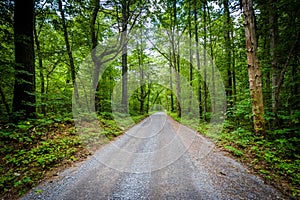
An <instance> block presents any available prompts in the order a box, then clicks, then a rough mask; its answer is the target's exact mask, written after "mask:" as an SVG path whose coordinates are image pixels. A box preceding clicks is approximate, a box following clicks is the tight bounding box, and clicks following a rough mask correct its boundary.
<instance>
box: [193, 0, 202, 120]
mask: <svg viewBox="0 0 300 200" xmlns="http://www.w3.org/2000/svg"><path fill="white" fill-rule="evenodd" d="M197 18H198V17H197V0H194V24H195V27H194V28H195V42H196V62H197V70H198V88H197V93H198V105H199V117H200V118H202V112H203V111H202V98H201V81H200V55H199V38H198V22H197Z"/></svg>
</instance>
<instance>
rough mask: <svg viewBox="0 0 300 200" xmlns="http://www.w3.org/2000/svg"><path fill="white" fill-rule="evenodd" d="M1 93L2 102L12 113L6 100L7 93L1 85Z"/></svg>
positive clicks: (8, 112) (7, 110) (8, 111)
mask: <svg viewBox="0 0 300 200" xmlns="http://www.w3.org/2000/svg"><path fill="white" fill-rule="evenodd" d="M0 95H1V99H2V102H3V104H4V106H5V110H6V112H7V114H8V115H10V109H9V105H8V103H7V101H6V98H5V94H4V92H3V90H2V88H1V87H0Z"/></svg>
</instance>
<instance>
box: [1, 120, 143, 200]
mask: <svg viewBox="0 0 300 200" xmlns="http://www.w3.org/2000/svg"><path fill="white" fill-rule="evenodd" d="M145 117H146V115H145V116H133V117H132V120H133V121H134V123H137V122H139V121H141V120H142V119H144V118H145ZM98 120H99V125H100V126H101V130H102V131H101V133H99V132H98V133H96V134H97V137H98V136H99V138H102V139H101V141H100V140H98V141H93V142H95V143H99V145H97V148H99V147H100V146H101V145H103V144H104V143H106V142H108V141H110V140H113V139H114V138H115V137H117V136H119V135H121V134H122V133H123V132H124V130H123V129H121V128H120V126H119V124H117V123H116V122H115V121H114V120H112V119H111V118H110V117H107V116H102V117H99V118H98ZM123 123H124V124H123V125H124V127H123V128H124V129H126V124H127V125H128V126H130V124H132V121H131V123H130V122H127V121H126V120H125V121H123ZM128 126H127V128H128ZM94 136H95V135H93V136H92V138H93V139H95V138H97V137H94ZM103 138H105V140H103ZM89 139H90V138H89ZM86 141H87V140H86V138H84V137H83V136H82V135H81V136H79V134H78V133H77V131H76V128H75V125H74V122H73V120H72V119H71V118H69V117H65V116H49V117H47V118H45V117H43V118H39V119H36V120H28V121H23V122H21V123H19V124H5V125H1V126H0V151H1V154H0V176H1V178H0V194H1V195H0V199H17V198H18V197H19V196H22V195H24V194H25V193H26V192H27V191H28V190H30V189H31V188H33V187H34V186H35V185H37V184H38V183H40V182H41V181H42V180H44V179H46V178H51V177H53V176H55V175H57V172H59V171H61V170H63V169H65V168H67V167H69V166H71V165H72V164H74V163H76V162H80V161H82V160H84V159H86V158H87V156H88V155H90V154H91V153H90V151H89V150H90V149H89V148H87V146H86V144H85V142H86ZM94 150H95V149H94Z"/></svg>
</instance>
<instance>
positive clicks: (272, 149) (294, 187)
mask: <svg viewBox="0 0 300 200" xmlns="http://www.w3.org/2000/svg"><path fill="white" fill-rule="evenodd" d="M169 114H170V115H171V117H173V118H174V119H175V120H177V121H179V122H181V123H183V124H185V125H187V126H189V127H191V126H190V124H193V122H194V121H195V119H179V118H178V117H176V114H174V113H169ZM236 115H237V114H236ZM246 118H247V119H246ZM242 120H245V121H246V120H248V124H249V121H250V123H251V120H249V119H248V116H245V118H244V119H243V118H238V117H237V118H236V119H235V120H233V119H232V118H229V119H226V120H225V121H224V122H223V123H222V124H213V123H211V124H210V123H208V122H204V121H203V120H200V122H199V125H198V127H197V130H198V131H199V132H200V133H201V134H203V135H205V136H207V137H209V138H210V139H212V140H213V141H214V142H215V143H216V144H217V146H219V147H220V148H222V149H223V150H225V151H227V152H229V153H230V154H231V155H232V156H234V157H236V158H237V159H238V160H239V161H241V162H243V163H245V164H246V165H248V166H249V167H250V168H252V169H253V171H254V172H255V173H257V174H259V175H260V176H262V177H263V178H264V179H265V180H266V181H267V182H269V183H271V184H273V185H274V186H276V187H277V188H279V189H280V190H281V191H283V192H284V193H285V194H287V195H288V196H290V197H292V198H295V199H297V198H300V149H299V147H300V145H299V144H300V140H299V135H298V137H297V136H295V135H296V134H299V131H298V132H297V130H295V129H287V128H283V129H277V130H273V131H267V133H266V136H259V135H256V134H255V133H253V131H252V130H251V126H245V125H244V126H242V125H241V121H242ZM191 122H192V123H191ZM242 123H243V124H247V123H246V122H242ZM249 125H250V124H249ZM217 126H219V128H221V129H216V127H217ZM191 128H195V127H191ZM215 130H221V131H220V132H219V133H216V132H215ZM287 136H289V137H287Z"/></svg>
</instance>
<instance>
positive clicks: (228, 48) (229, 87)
mask: <svg viewBox="0 0 300 200" xmlns="http://www.w3.org/2000/svg"><path fill="white" fill-rule="evenodd" d="M228 4H229V2H228V0H224V1H223V5H224V15H225V20H224V39H225V56H226V70H227V84H226V95H227V99H228V101H227V105H228V106H231V104H232V102H231V101H232V73H231V51H232V50H231V38H230V29H231V26H230V23H231V19H230V11H229V5H228Z"/></svg>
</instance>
